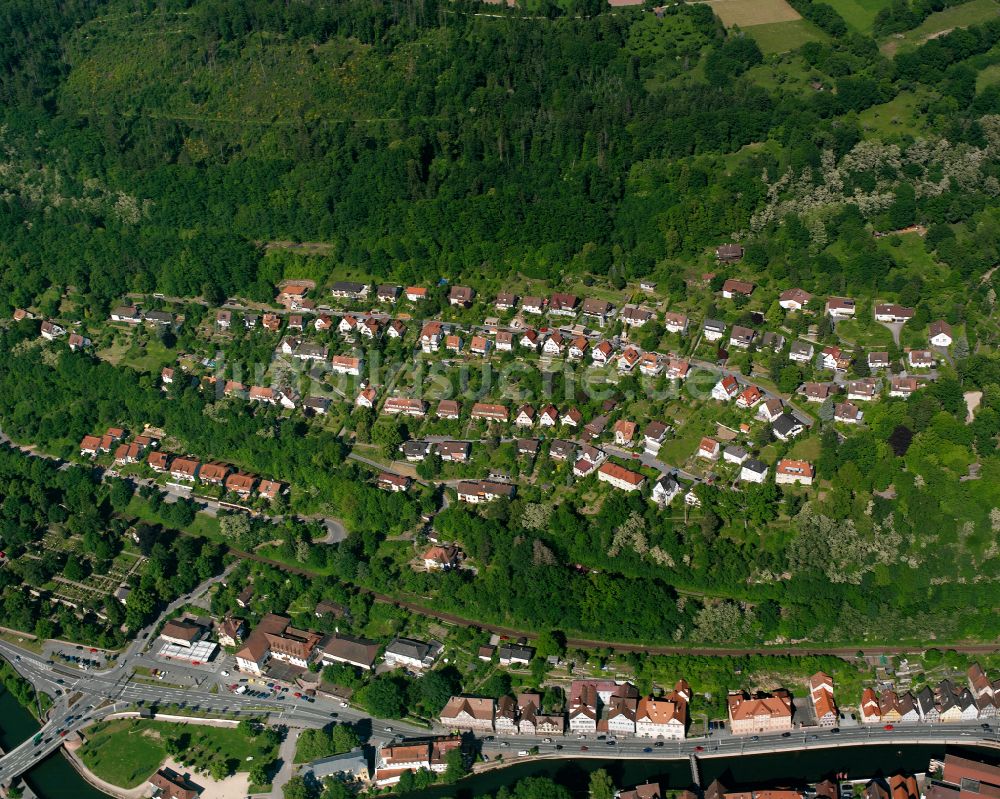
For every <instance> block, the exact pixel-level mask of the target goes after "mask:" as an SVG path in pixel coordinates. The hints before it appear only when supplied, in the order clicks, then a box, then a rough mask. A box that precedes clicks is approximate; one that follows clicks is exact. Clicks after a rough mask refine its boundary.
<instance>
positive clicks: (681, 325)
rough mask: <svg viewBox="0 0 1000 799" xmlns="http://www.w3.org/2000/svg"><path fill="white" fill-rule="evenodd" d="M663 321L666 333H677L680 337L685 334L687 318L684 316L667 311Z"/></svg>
mask: <svg viewBox="0 0 1000 799" xmlns="http://www.w3.org/2000/svg"><path fill="white" fill-rule="evenodd" d="M663 320H664V326H665V327H666V329H667V332H668V333H679V334H680V335H682V336H683V335H685V334H686V333H687V329H688V318H687V316H686V315H685V314H682V313H674V312H673V311H667V312H666V313H665V314H664V315H663Z"/></svg>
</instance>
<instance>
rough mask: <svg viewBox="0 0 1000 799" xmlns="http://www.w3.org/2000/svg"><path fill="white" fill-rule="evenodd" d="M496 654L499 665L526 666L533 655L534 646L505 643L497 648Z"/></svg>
mask: <svg viewBox="0 0 1000 799" xmlns="http://www.w3.org/2000/svg"><path fill="white" fill-rule="evenodd" d="M522 640H523V639H522ZM497 656H498V658H499V662H500V665H501V666H528V665H530V664H531V660H532V658H534V657H535V648H534V647H533V646H527V645H525V644H523V643H506V644H502V645H501V646H500V648H499V649H498V650H497Z"/></svg>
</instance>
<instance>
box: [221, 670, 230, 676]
mask: <svg viewBox="0 0 1000 799" xmlns="http://www.w3.org/2000/svg"><path fill="white" fill-rule="evenodd" d="M219 673H220V674H221V675H222V676H223V677H228V676H229V672H228V671H225V670H223V671H221V672H219Z"/></svg>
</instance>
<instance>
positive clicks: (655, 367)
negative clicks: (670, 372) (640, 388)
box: [639, 352, 663, 377]
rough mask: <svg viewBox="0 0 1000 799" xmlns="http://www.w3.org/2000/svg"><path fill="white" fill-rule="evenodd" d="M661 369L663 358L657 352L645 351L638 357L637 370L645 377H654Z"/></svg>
mask: <svg viewBox="0 0 1000 799" xmlns="http://www.w3.org/2000/svg"><path fill="white" fill-rule="evenodd" d="M662 371H663V359H662V357H661V356H660V354H659V353H656V352H645V353H643V355H642V357H641V358H640V359H639V372H640V374H643V375H645V376H646V377H656V375H658V374H659V373H660V372H662Z"/></svg>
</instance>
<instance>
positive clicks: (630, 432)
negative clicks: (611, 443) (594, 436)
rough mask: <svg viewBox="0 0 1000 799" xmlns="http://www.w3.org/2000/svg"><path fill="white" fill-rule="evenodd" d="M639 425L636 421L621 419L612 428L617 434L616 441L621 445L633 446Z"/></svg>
mask: <svg viewBox="0 0 1000 799" xmlns="http://www.w3.org/2000/svg"><path fill="white" fill-rule="evenodd" d="M637 427H638V425H637V424H636V423H635V422H630V421H627V420H625V419H619V420H618V421H617V422H615V424H614V427H613V428H612V430H613V431H614V434H615V443H616V444H617V445H618V446H620V447H631V446H632V441H633V439H634V438H635V431H636V428H637Z"/></svg>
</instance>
